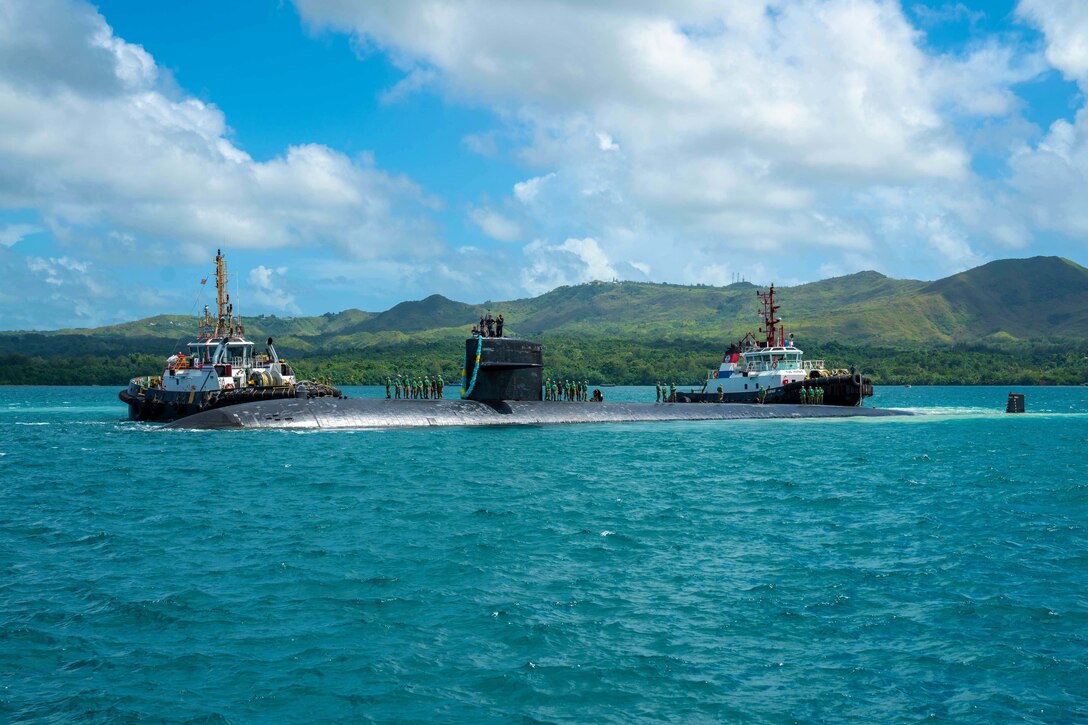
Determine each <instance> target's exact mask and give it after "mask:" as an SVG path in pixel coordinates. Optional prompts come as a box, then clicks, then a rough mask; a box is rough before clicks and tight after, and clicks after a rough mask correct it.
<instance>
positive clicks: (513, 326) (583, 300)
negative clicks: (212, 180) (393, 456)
mask: <svg viewBox="0 0 1088 725" xmlns="http://www.w3.org/2000/svg"><path fill="white" fill-rule="evenodd" d="M756 291H757V288H756V287H755V286H754V285H751V284H748V283H741V284H734V285H730V286H728V287H711V286H705V285H694V286H684V285H675V284H653V283H643V282H619V283H605V282H591V283H588V284H581V285H576V286H567V287H559V288H557V289H554V290H552V291H550V292H547V293H545V294H543V295H540V296H539V297H534V298H526V299H518V300H511V301H508V302H494V303H492V304H491V309H492V311H493V312H494V313H499V312H502V313H503V315H504V317H505V318H506V324H507V329H508V330H509V332H510V333H512V334H516V335H521V336H525V337H533V338H539V339H541V340H543V341H545V342H546V344H548V346H549V350H550V352H549V356H550V359H554V360H560V361H563V363H562V364H564V365H570V366H577V365H582V364H588V362H587V361H589V360H591V359H593V360H597V359H598V358H601V357H602V356H612V357H619V358H622V359H623V361H622V364H621V363H619V362H617V361H615V360H613V361H612V362H616V363H617V364H616V365H614V366H611V367H607V369H606V368H605V363H604V362H600V365H598V367H599V368H600V369H599V370H598V371H597V372H598V374H600V375H602V376H606V377H610V378H612V377H616V378H620V377H624V376H628V375H629V374H630V375H634V373H632V372H631V371H635V370H641V371H642V372H640V373H638V375H636V376H635V377H637V379H642V377H646V376H649V375H651V374H652V373H651V372H649V371H648V368H646V367H645V363H646V361H647V360H653V359H657V358H656V357H655V356H657V353H658V351H659V349H660V348H668V349H669V350H671V351H672V352H676V351H683V355H684V356H686V357H685V358H684V359H685V360H687V361H688V362H690V366H691V369H692V370H694V369H698V368H700V367H702V366H704V365H711V364H712V363H713V360H714V358H715V357H716V356H717V355H719V354H720V350H721V348H722V347H723V346H724V345H725V344H726V343H728V342H730V341H731V340H735V339H737V338H739V337H741V336H742V335H743V334H744V333H746V332H748V331H753V330H755V329H756V328H757V327H758V324H759V318H758V317H757V315H756V312H757V310H758V300H757V298H756V295H755V292H756ZM778 291H779V300H780V303H781V305H782V308H781V311H780V314H781V316H782V317H783V319H784V320H785V326H786V330H787V331H788V332H792V333H794V334H795V335H796V339H797V342H798V344H799V345H800V346H801V347H802V349H805V350H806V351H807V352H810V353H819V354H821V355H826V351H827V350H842V351H849V354H850V355H851V356H853V359H856V360H855V361H856V362H864V361H865V359H866V358H871V357H873V356H874V355H875V354H876V353H875V352H874V351H875V350H877V349H889V350H899V351H910V350H914V351H929V352H931V353H933V354H937V353H940V352H941V351H942V350H948V349H952V348H954V347H955V346H957V345H958V346H965V345H966V346H971V345H980V344H983V345H990V346H991V347H993V346H998V347H999V348H1000V346H1005V347H1004V348H1001V349H1006V348H1007V349H1010V350H1011V349H1012V348H1009V346H1015V345H1021V346H1023V345H1031V346H1033V349H1042V348H1040V345H1044V344H1056V345H1058V346H1059V347H1058V348H1056V350H1057V352H1055V354H1059V353H1061V350H1062V349H1063V348H1062V347H1060V346H1062V345H1065V346H1066V347H1068V345H1069V344H1073V345H1074V346H1078V347H1084V345H1085V343H1088V269H1085V268H1084V267H1082V266H1080V265H1079V264H1076V263H1075V262H1072V261H1070V260H1068V259H1063V258H1060V257H1034V258H1031V259H1008V260H1000V261H996V262H991V263H989V264H985V265H983V266H981V267H977V268H975V269H970V270H967V271H965V272H961V273H959V274H956V275H952V276H951V277H947V278H945V279H941V280H937V281H935V282H924V281H918V280H897V279H891V278H889V277H886V276H884V275H882V274H879V273H877V272H872V271H866V272H859V273H856V274H851V275H846V276H842V277H835V278H832V279H826V280H821V281H819V282H812V283H809V284H803V285H798V286H794V287H782V288H779V290H778ZM484 312H485V307H484V305H482V304H470V303H464V302H457V301H454V300H450V299H448V298H446V297H443V296H441V295H431V296H430V297H427V298H425V299H422V300H416V301H408V302H402V303H400V304H398V305H395V306H394V307H392V308H391V309H389V310H386V311H384V312H379V313H371V312H363V311H361V310H355V309H351V310H345V311H343V312H338V313H331V312H330V313H326V314H324V315H319V316H316V317H295V318H283V317H276V316H258V317H252V318H245V319H244V323H245V326H246V333H247V335H248V336H249V337H250V338H251V339H253V340H255V341H257V342H262V341H263V340H264V338H265V337H269V336H271V337H274V338H275V339H276V346H277V348H278V349H279V350H280V351H281V353H282V354H284V355H287V356H289V357H291V358H296V359H298V358H302V359H311V358H312V359H314V360H318V359H325V360H331V359H333V358H336V359H341V358H342V359H344V360H348V359H351V360H355V361H357V365H359V366H362V367H359V368H358V369H359V370H368V369H369V368H366V367H365V365H363V363H362V361H365V360H367V359H368V358H374V359H380V360H385V361H394V360H396V359H398V358H401V359H424V358H423V357H420V356H424V353H426V356H428V357H426V359H427V360H440V359H443V356H447V357H449V358H450V359H454V358H457V357H458V356H459V355H460V354H461V352H460V349H461V348H460V344H461V343H460V341H461V340H463V339H464V337H465V335H466V334H467V333H468V331H469V329H470V328H471V326H472V324H473V323H474V322H475V321H476V320H478V319H479V317H480V315H482V314H484ZM196 323H197V321H196V319H195V318H193V317H188V316H181V315H158V316H155V317H151V318H147V319H144V320H136V321H133V322H127V323H123V324H119V325H110V326H107V327H101V328H95V329H77V330H57V331H51V332H0V351H2V353H0V357H2V358H3V359H4V360H7V361H8V362H7V363H3V362H2V361H0V383H3V382H7V383H11V382H20V381H21V380H23V379H24V378H23V377H20V376H21V375H22V374H23V372H25V370H26V368H27V366H28V362H27V361H28V360H29V359H31V358H33V359H40V360H41V361H45V360H49V359H60V358H64V359H65V360H66V361H67V362H66V364H67V365H69V366H70V367H71V368H72V369H73V370H74V369H77V368H80V367H81V366H84V365H87V364H89V362H87V361H88V360H90V359H92V358H93V360H94V361H95V364H96V365H98V364H100V363H101V361H102V360H103V359H113V360H120V359H121V358H123V357H124V356H132V355H137V356H138V355H148V356H152V358H150V359H160V358H161V356H163V355H166V354H169V353H170V352H172V351H175V350H178V349H180V348H181V347H182V346H183V345H184V344H185V343H186V342H188V340H189V339H191V336H192V335H193V333H194V332H195V330H196ZM995 349H996V348H995ZM1017 349H1018V350H1019V351H1020V352H1018V353H1016V354H1017V355H1020V356H1021V357H1023V355H1022V353H1023V349H1024V348H1022V347H1021V348H1017ZM624 350H626V351H627V352H623V351H624ZM636 351H640V352H639V353H638V355H635V352H636ZM700 351H705V352H700ZM672 352H670V353H668V354H665V355H664V356H663V357H661V359H660V364H661V365H665V364H666V360H667V361H668V364H669V365H676V364H678V362H677V358H675V356H673V355H672ZM568 353H569V354H568ZM575 353H576V354H575ZM843 354H844V355H845V354H846V353H845V352H844V353H843ZM1002 354H1004V353H1002ZM1009 354H1012V353H1009ZM1061 354H1064V353H1061ZM4 355H6V357H3V356H4ZM899 357H900V358H902V357H903V356H902V355H900V356H899ZM696 358H697V359H696ZM1075 359H1079V358H1070V360H1075ZM79 360H83V362H79ZM5 364H6V365H7V368H5V367H4V365H5ZM126 364H129V362H127V361H122V362H118V363H117V365H118V366H121V367H123V366H124V365H126ZM156 364H157V363H156ZM345 364H346V363H345ZM389 364H392V362H390V363H389ZM428 364H430V363H428ZM453 364H454V365H456V364H457V363H456V362H455V363H453ZM684 364H685V365H687V364H688V363H684ZM1062 364H1063V365H1067V366H1068V365H1075V363H1069V362H1066V363H1062ZM983 366H984V367H985V364H984V363H983ZM39 367H40V366H39ZM45 367H47V368H48V367H49V366H48V365H47V366H45ZM121 367H119V368H118V369H121ZM5 369H7V371H8V372H7V373H5V372H4V370H5ZM912 369H913V370H915V372H916V374H917V371H918V370H919V368H912ZM920 370H921V371H922V372H924V371H925V370H926V368H925V366H922V367H921V368H920ZM19 371H23V372H19ZM39 372H40V371H39ZM341 372H342V371H341ZM40 374H41V375H46V373H44V372H41V373H40ZM110 374H112V373H110ZM353 374H354V373H353ZM359 374H360V375H362V374H363V373H359ZM102 375H107V373H106V372H102ZM46 377H48V376H46ZM613 381H614V382H618V380H613Z"/></svg>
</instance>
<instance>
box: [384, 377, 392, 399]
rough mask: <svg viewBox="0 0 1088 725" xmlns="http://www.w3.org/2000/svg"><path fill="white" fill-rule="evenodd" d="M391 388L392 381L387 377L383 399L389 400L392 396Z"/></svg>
mask: <svg viewBox="0 0 1088 725" xmlns="http://www.w3.org/2000/svg"><path fill="white" fill-rule="evenodd" d="M392 388H393V383H392V381H391V380H390V379H389V378H388V377H387V378H386V379H385V399H386V400H389V399H390V398H392V397H393V390H392Z"/></svg>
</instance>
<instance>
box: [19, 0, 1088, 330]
mask: <svg viewBox="0 0 1088 725" xmlns="http://www.w3.org/2000/svg"><path fill="white" fill-rule="evenodd" d="M1086 88H1088V2H1085V1H1084V0H1019V2H1015V1H1012V0H1010V1H1008V2H1003V1H1001V0H994V1H992V2H979V1H970V2H968V1H964V2H944V1H940V0H929V1H927V2H911V1H910V0H905V1H904V2H892V1H886V0H766V1H763V0H713V1H711V0H672V1H671V2H668V3H661V2H657V1H656V0H654V1H651V0H488V1H485V0H368V1H367V2H359V1H357V0H293V1H289V0H278V1H277V0H240V1H239V2H232V3H223V2H221V1H220V0H187V1H186V2H184V3H147V2H137V1H136V0H102V1H101V2H98V3H90V2H84V1H83V0H0V329H9V330H12V329H20V330H29V329H59V328H69V327H93V326H98V325H104V324H111V323H116V322H122V321H127V320H134V319H140V318H144V317H149V316H152V315H156V314H160V313H172V314H196V313H197V312H198V311H199V310H200V309H202V307H203V305H204V304H207V303H210V302H213V301H214V290H213V289H212V285H211V284H208V285H205V286H201V284H200V280H201V279H202V278H206V277H207V276H208V274H209V273H210V272H211V271H212V270H213V267H214V265H213V258H214V256H215V252H216V249H220V248H221V249H222V250H223V251H224V253H225V254H226V255H227V261H228V267H229V271H230V274H231V295H232V298H233V300H234V302H235V309H236V310H237V311H238V312H240V313H241V314H242V315H243V316H256V315H261V314H275V315H280V316H297V315H316V314H323V313H326V312H338V311H341V310H344V309H348V308H352V307H355V308H359V309H363V310H369V311H381V310H384V309H387V308H389V307H391V306H392V305H394V304H396V303H397V302H401V301H404V300H412V299H422V298H424V297H426V296H428V295H431V294H435V293H438V294H443V295H445V296H447V297H450V298H452V299H455V300H459V301H463V302H470V303H479V302H484V301H485V300H503V299H515V298H522V297H529V296H535V295H538V294H541V293H543V292H545V291H548V290H550V289H553V288H555V287H558V286H560V285H568V284H579V283H582V282H587V281H591V280H612V279H621V280H638V281H652V282H668V283H677V284H711V285H725V284H729V283H730V282H732V281H734V280H736V279H738V278H743V279H746V280H750V281H752V282H755V283H758V284H767V283H770V282H775V283H777V284H779V285H789V284H798V283H803V282H809V281H815V280H818V279H823V278H827V277H832V276H837V275H842V274H849V273H853V272H858V271H862V270H876V271H878V272H881V273H883V274H886V275H888V276H891V277H897V278H911V279H926V280H930V279H939V278H941V277H945V276H947V275H949V274H954V273H956V272H959V271H962V270H965V269H969V268H971V267H975V266H978V265H980V264H984V263H985V262H987V261H990V260H994V259H1004V258H1009V257H1029V256H1035V255H1060V256H1065V257H1068V258H1071V259H1073V260H1074V261H1078V262H1081V263H1084V262H1085V261H1086V260H1088V254H1086V253H1085V251H1086V250H1085V247H1086V245H1088V183H1086V181H1088V110H1086V106H1085V91H1086Z"/></svg>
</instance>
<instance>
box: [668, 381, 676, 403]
mask: <svg viewBox="0 0 1088 725" xmlns="http://www.w3.org/2000/svg"><path fill="white" fill-rule="evenodd" d="M669 402H670V403H675V402H676V383H669Z"/></svg>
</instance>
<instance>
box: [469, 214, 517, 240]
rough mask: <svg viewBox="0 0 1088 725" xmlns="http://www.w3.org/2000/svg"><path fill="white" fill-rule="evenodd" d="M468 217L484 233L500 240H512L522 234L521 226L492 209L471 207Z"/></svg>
mask: <svg viewBox="0 0 1088 725" xmlns="http://www.w3.org/2000/svg"><path fill="white" fill-rule="evenodd" d="M469 217H470V218H471V219H472V221H473V222H475V223H476V226H478V227H480V229H481V230H482V231H483V233H484V234H486V235H487V236H489V237H491V238H492V239H497V240H499V241H501V242H513V241H515V240H517V239H520V238H521V236H522V231H521V226H520V225H518V223H517V222H515V221H513V220H511V219H508V218H506V217H504V216H503V215H502V214H500V213H499V212H497V211H495V210H494V209H486V208H480V209H472V210H471V211H470V212H469Z"/></svg>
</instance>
